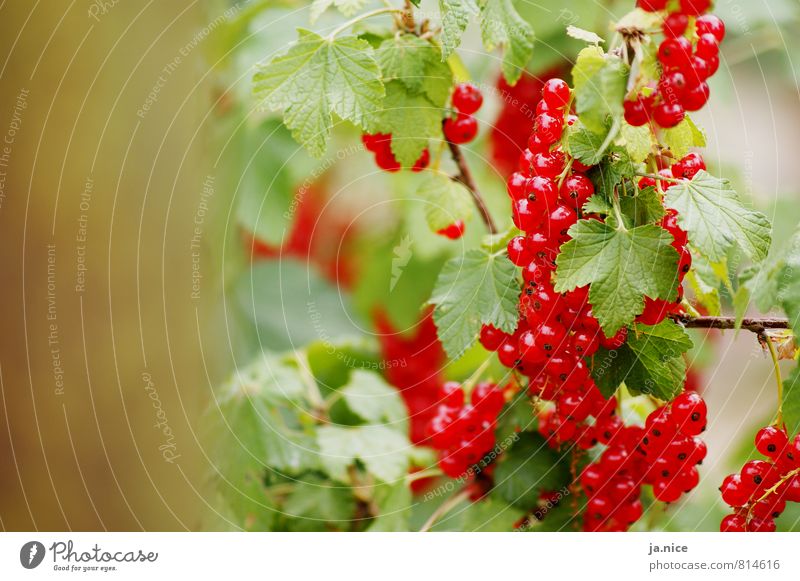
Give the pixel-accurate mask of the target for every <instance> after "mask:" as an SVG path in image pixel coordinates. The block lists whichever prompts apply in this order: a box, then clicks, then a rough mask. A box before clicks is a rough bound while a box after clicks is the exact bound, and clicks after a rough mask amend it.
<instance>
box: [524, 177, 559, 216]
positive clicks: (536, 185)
mask: <svg viewBox="0 0 800 581" xmlns="http://www.w3.org/2000/svg"><path fill="white" fill-rule="evenodd" d="M527 195H528V199H529V200H530V201H531V202H536V204H537V206H538V207H539V209H540V210H541V211H542V213H545V212H549V211H550V210H552V209H553V208H555V206H556V204H557V203H558V188H557V187H556V183H555V181H553V180H552V179H551V178H546V177H543V176H533V177H532V178H529V181H528V190H527Z"/></svg>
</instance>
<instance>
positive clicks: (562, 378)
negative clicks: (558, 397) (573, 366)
mask: <svg viewBox="0 0 800 581" xmlns="http://www.w3.org/2000/svg"><path fill="white" fill-rule="evenodd" d="M558 378H559V379H560V380H561V381H566V380H567V374H566V373H562V374H561V375H559V376H558Z"/></svg>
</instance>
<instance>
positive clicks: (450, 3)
mask: <svg viewBox="0 0 800 581" xmlns="http://www.w3.org/2000/svg"><path fill="white" fill-rule="evenodd" d="M439 12H441V14H442V60H444V59H446V58H447V57H449V56H450V54H451V53H452V52H453V51H454V50H455V49H456V48H458V45H460V44H461V36H462V35H463V34H464V31H465V30H466V29H467V24H469V19H470V17H471V16H473V15H474V14H477V12H478V7H477V6H476V5H475V0H439Z"/></svg>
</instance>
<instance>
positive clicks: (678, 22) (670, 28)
mask: <svg viewBox="0 0 800 581" xmlns="http://www.w3.org/2000/svg"><path fill="white" fill-rule="evenodd" d="M688 26H689V17H688V16H686V15H685V14H683V13H682V12H673V13H672V14H670V15H669V16H667V17H666V18H665V19H664V24H663V25H662V30H663V31H664V36H666V37H667V38H675V37H678V36H683V33H684V32H686V28H687V27H688Z"/></svg>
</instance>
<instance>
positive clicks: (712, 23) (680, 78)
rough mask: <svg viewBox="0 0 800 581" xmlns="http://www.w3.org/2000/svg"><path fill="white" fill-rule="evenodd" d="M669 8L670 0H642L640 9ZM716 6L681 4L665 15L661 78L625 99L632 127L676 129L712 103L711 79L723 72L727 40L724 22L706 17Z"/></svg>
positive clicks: (701, 0)
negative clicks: (723, 47)
mask: <svg viewBox="0 0 800 581" xmlns="http://www.w3.org/2000/svg"><path fill="white" fill-rule="evenodd" d="M668 4H669V1H668V0H639V7H640V8H642V9H644V10H647V11H649V12H659V11H662V10H666V8H667V5H668ZM710 8H711V0H681V2H680V8H679V10H678V11H676V12H671V13H669V14H667V15H666V16H665V18H664V23H663V25H662V31H663V33H664V40H663V41H662V42H661V44H660V45H659V47H658V62H659V64H660V65H661V76H660V78H659V80H658V83H657V85H656V84H655V83H654V84H653V85H652V86H649V87H647V88H646V89H645V91H643V92H640V93H639V94H638V95H636V97H635V98H634V99H633V100H626V101H625V120H626V121H627V122H628V123H629V124H630V125H633V126H640V125H645V124H646V123H648V122H650V120H651V119H652V121H654V122H655V123H656V124H657V125H659V126H660V127H665V128H669V127H675V126H676V125H677V124H678V123H680V122H681V121H683V118H684V116H685V114H686V111H698V110H700V109H702V108H703V106H704V105H705V104H706V103H707V102H708V98H709V88H708V83H707V82H706V81H707V80H708V79H709V78H710V77H711V76H713V75H714V73H716V72H717V69H719V43H720V42H722V39H723V38H725V24H724V23H723V22H722V20H720V19H719V18H718V17H716V16H714V15H713V14H706V12H707V11H708V10H709V9H710ZM692 21H694V23H695V26H694V28H692V27H690V23H691V22H692ZM692 30H694V32H692V33H691V37H690V36H687V32H691V31H692Z"/></svg>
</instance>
